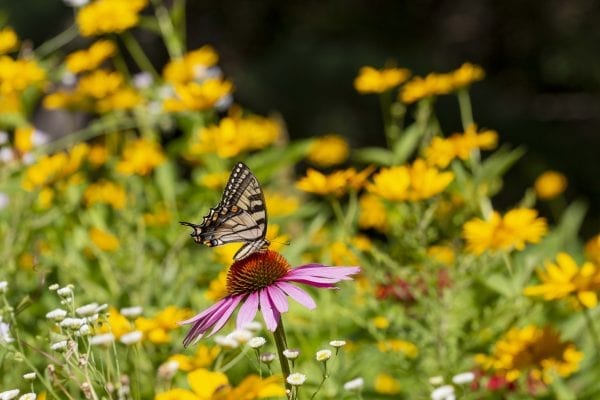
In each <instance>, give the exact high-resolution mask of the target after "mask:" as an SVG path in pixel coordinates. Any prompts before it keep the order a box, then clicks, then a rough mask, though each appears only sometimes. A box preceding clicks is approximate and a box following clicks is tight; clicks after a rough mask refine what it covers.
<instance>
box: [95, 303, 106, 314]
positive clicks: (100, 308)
mask: <svg viewBox="0 0 600 400" xmlns="http://www.w3.org/2000/svg"><path fill="white" fill-rule="evenodd" d="M106 309H108V304H106V303H104V304H100V305H99V306H98V308H96V312H97V313H99V312H102V311H104V310H106Z"/></svg>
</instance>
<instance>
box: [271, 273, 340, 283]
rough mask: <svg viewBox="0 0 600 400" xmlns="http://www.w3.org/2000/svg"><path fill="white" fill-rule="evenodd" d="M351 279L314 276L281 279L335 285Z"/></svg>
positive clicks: (283, 279)
mask: <svg viewBox="0 0 600 400" xmlns="http://www.w3.org/2000/svg"><path fill="white" fill-rule="evenodd" d="M346 279H351V278H324V277H322V276H314V275H301V276H291V277H290V276H284V277H283V278H281V280H282V281H300V280H302V281H309V282H314V283H337V282H339V281H341V280H346Z"/></svg>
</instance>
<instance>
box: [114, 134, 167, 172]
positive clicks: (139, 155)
mask: <svg viewBox="0 0 600 400" xmlns="http://www.w3.org/2000/svg"><path fill="white" fill-rule="evenodd" d="M164 161H165V155H164V153H163V151H162V148H161V147H160V144H159V143H156V142H153V141H151V140H149V139H136V140H131V141H128V142H127V143H126V144H125V148H124V149H123V154H122V155H121V161H119V162H118V163H117V171H118V172H119V173H120V174H123V175H148V174H149V173H150V172H152V171H153V170H154V169H155V168H156V167H158V166H159V165H161V164H162V163H163V162H164Z"/></svg>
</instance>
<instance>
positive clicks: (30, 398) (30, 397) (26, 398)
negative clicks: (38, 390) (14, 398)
mask: <svg viewBox="0 0 600 400" xmlns="http://www.w3.org/2000/svg"><path fill="white" fill-rule="evenodd" d="M35 399H37V395H36V394H35V393H33V392H29V393H25V394H22V395H21V397H19V400H35Z"/></svg>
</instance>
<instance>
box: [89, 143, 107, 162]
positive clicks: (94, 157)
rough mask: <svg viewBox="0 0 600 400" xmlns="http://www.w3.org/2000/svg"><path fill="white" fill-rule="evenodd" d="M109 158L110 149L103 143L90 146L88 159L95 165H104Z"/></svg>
mask: <svg viewBox="0 0 600 400" xmlns="http://www.w3.org/2000/svg"><path fill="white" fill-rule="evenodd" d="M106 160H108V150H107V149H106V147H105V146H103V145H99V144H97V145H94V146H92V147H91V148H90V154H89V155H88V161H89V162H90V164H92V165H93V166H94V167H99V166H101V165H103V164H104V163H105V162H106Z"/></svg>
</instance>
